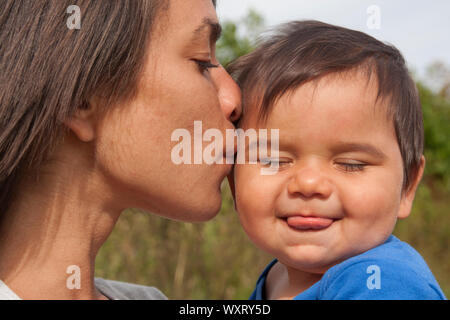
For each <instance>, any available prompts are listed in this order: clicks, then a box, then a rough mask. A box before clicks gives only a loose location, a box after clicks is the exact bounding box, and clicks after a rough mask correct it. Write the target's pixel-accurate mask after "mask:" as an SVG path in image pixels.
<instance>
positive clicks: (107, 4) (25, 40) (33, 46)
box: [0, 0, 169, 212]
mask: <svg viewBox="0 0 450 320" xmlns="http://www.w3.org/2000/svg"><path fill="white" fill-rule="evenodd" d="M168 4H169V3H168V1H161V0H138V1H136V0H114V1H98V0H78V1H77V0H2V4H1V7H2V8H1V11H0V80H1V81H0V128H1V131H0V206H1V207H0V211H1V212H5V211H6V210H7V207H8V205H9V204H10V201H11V197H12V193H13V188H14V187H15V185H16V184H17V182H18V179H19V174H22V173H23V172H28V170H32V169H34V168H36V167H38V166H39V165H40V164H41V163H42V161H43V160H44V159H45V158H46V156H47V155H48V153H49V152H50V150H51V149H52V147H53V146H54V145H55V144H56V142H57V141H59V139H60V137H61V135H62V133H63V131H62V130H64V128H65V127H64V125H62V122H63V121H64V120H66V119H67V118H68V117H70V116H71V115H72V114H73V113H74V112H75V111H76V110H77V109H78V108H87V107H88V106H89V100H90V99H91V98H92V97H93V96H94V95H98V96H101V97H107V99H106V102H107V103H106V105H108V104H109V103H111V102H116V101H118V100H124V99H129V98H131V97H132V96H133V94H134V93H135V89H136V86H137V81H138V78H139V75H140V71H141V69H142V67H143V65H144V58H145V54H146V48H147V47H148V44H149V41H150V36H151V29H152V25H153V24H154V22H155V18H156V16H157V14H158V12H159V10H160V9H163V8H162V6H166V7H167V5H168ZM71 5H76V6H78V7H79V9H80V16H79V17H80V22H81V23H80V28H79V29H76V28H75V29H72V28H69V26H70V24H69V23H68V19H73V17H74V16H73V14H74V13H76V11H71V10H70V8H69V6H71ZM69 22H70V21H69Z"/></svg>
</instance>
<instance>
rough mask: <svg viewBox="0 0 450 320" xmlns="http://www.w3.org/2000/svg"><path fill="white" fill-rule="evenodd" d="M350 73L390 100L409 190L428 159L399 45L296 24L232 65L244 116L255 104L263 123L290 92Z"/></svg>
mask: <svg viewBox="0 0 450 320" xmlns="http://www.w3.org/2000/svg"><path fill="white" fill-rule="evenodd" d="M350 70H361V71H367V76H368V78H370V76H371V74H375V75H376V77H377V81H378V94H377V100H378V99H383V100H386V101H388V106H389V107H388V110H387V114H388V116H389V118H390V119H392V120H393V122H394V128H395V133H396V136H397V141H398V144H399V147H400V152H401V155H402V159H403V168H404V177H403V191H406V190H408V188H409V187H410V184H411V182H412V181H413V180H414V178H415V177H416V175H417V173H418V169H419V166H420V159H421V156H422V154H423V144H424V137H423V122H422V108H421V104H420V99H419V95H418V91H417V87H416V85H415V83H414V81H413V80H412V78H411V76H410V75H409V72H408V69H407V67H406V63H405V60H404V58H403V56H402V54H401V53H400V52H399V51H398V50H397V49H396V48H395V47H394V46H392V45H388V44H385V43H382V42H381V41H378V40H377V39H375V38H373V37H371V36H369V35H367V34H365V33H363V32H359V31H355V30H350V29H347V28H343V27H338V26H334V25H330V24H327V23H323V22H319V21H311V20H308V21H294V22H290V23H286V24H283V25H281V26H280V27H278V28H277V29H275V30H273V31H272V32H271V33H269V34H268V36H266V37H264V38H262V41H261V43H260V44H259V46H258V47H257V49H256V50H254V51H253V52H251V53H249V54H247V55H245V56H242V57H240V58H238V59H237V60H235V61H233V62H232V63H231V64H230V65H229V66H228V71H229V72H230V73H231V75H232V76H233V78H234V79H235V80H236V82H237V83H238V84H239V86H240V87H241V89H242V91H243V106H244V113H245V111H246V109H247V108H246V105H249V104H250V101H251V104H252V105H257V106H259V119H260V120H266V119H267V116H268V115H269V113H270V112H271V109H272V108H273V105H274V104H275V102H276V101H277V100H278V99H279V98H281V97H282V96H283V95H284V94H285V93H289V92H292V91H293V90H295V89H296V88H298V87H299V86H301V85H302V84H304V83H306V82H308V81H312V80H318V79H319V78H321V77H323V76H325V75H328V74H332V73H342V72H346V71H350Z"/></svg>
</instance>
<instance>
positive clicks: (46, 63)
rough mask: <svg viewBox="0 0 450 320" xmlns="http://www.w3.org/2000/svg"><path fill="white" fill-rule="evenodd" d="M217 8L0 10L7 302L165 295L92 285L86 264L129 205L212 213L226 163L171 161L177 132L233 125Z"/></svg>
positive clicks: (19, 0)
mask: <svg viewBox="0 0 450 320" xmlns="http://www.w3.org/2000/svg"><path fill="white" fill-rule="evenodd" d="M213 2H214V1H211V0H191V1H184V0H170V1H169V0H141V1H134V0H116V1H95V0H84V1H73V0H70V1H65V0H64V1H63V0H41V1H27V0H4V1H3V3H2V5H3V8H2V10H1V13H0V77H1V90H0V122H1V132H0V155H1V158H0V190H1V191H0V203H1V207H0V212H1V215H0V279H1V280H2V281H1V282H0V294H1V293H2V292H3V296H2V297H3V298H5V297H6V298H7V297H9V298H21V299H108V298H110V299H114V298H124V299H126V298H164V296H163V295H162V294H161V293H160V292H159V291H157V290H156V289H152V288H148V287H142V286H134V285H129V284H124V283H117V282H110V281H105V280H102V279H96V280H95V281H94V267H95V256H96V254H97V252H98V250H99V248H100V247H101V245H102V244H103V243H104V242H105V240H106V239H107V237H108V235H109V234H110V233H111V231H112V229H113V227H114V224H115V223H116V221H117V219H118V218H119V216H120V213H121V212H122V211H123V210H124V209H126V208H130V207H133V208H141V209H143V210H146V211H150V212H152V213H155V214H158V215H161V216H164V217H167V218H170V219H177V220H181V221H206V220H208V219H211V218H213V217H214V216H215V215H216V214H217V212H218V211H219V208H220V205H221V195H220V184H221V182H222V180H223V179H224V177H225V176H226V175H227V173H228V172H229V171H230V169H231V166H230V165H220V164H215V165H207V164H198V165H176V164H175V163H174V162H173V161H171V150H172V148H173V147H174V145H175V144H176V142H172V141H171V134H172V132H173V131H174V130H176V129H179V128H184V129H188V130H189V131H191V133H192V132H193V124H194V121H201V122H202V126H203V130H207V129H208V128H216V129H218V130H220V131H221V132H222V133H223V134H224V135H225V131H226V129H232V128H233V125H232V122H233V121H235V120H237V119H238V118H239V116H240V112H241V107H240V91H239V88H238V87H237V85H236V84H235V83H234V82H233V80H232V79H231V78H230V76H229V75H228V74H227V73H226V71H225V70H224V69H223V68H222V67H221V66H220V65H218V64H217V61H216V58H215V41H216V40H217V38H218V36H219V32H220V27H219V25H218V23H217V16H216V12H215V3H213ZM74 3H75V4H76V5H77V6H78V7H79V8H80V16H79V18H80V22H81V23H80V29H73V30H72V29H69V28H68V27H67V25H68V24H67V19H69V18H72V17H71V15H70V14H68V13H67V8H68V7H69V6H70V5H73V4H74ZM192 135H193V134H192ZM224 154H225V153H224ZM69 277H78V278H71V280H70V281H68V278H69ZM72 280H73V281H72Z"/></svg>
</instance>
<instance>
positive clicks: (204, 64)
mask: <svg viewBox="0 0 450 320" xmlns="http://www.w3.org/2000/svg"><path fill="white" fill-rule="evenodd" d="M193 61H194V62H195V63H196V64H197V66H198V68H199V70H200V72H201V73H205V72H208V71H209V69H212V68H218V67H219V65H218V64H213V63H211V61H205V60H196V59H193Z"/></svg>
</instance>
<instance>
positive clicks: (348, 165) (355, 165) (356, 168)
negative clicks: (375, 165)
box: [337, 163, 367, 172]
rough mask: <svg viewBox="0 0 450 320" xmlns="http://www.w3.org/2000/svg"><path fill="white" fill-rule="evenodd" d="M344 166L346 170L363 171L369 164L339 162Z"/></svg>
mask: <svg viewBox="0 0 450 320" xmlns="http://www.w3.org/2000/svg"><path fill="white" fill-rule="evenodd" d="M337 164H338V165H340V166H342V167H343V168H344V171H347V172H355V171H363V170H364V168H365V167H366V166H367V164H364V163H337Z"/></svg>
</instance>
